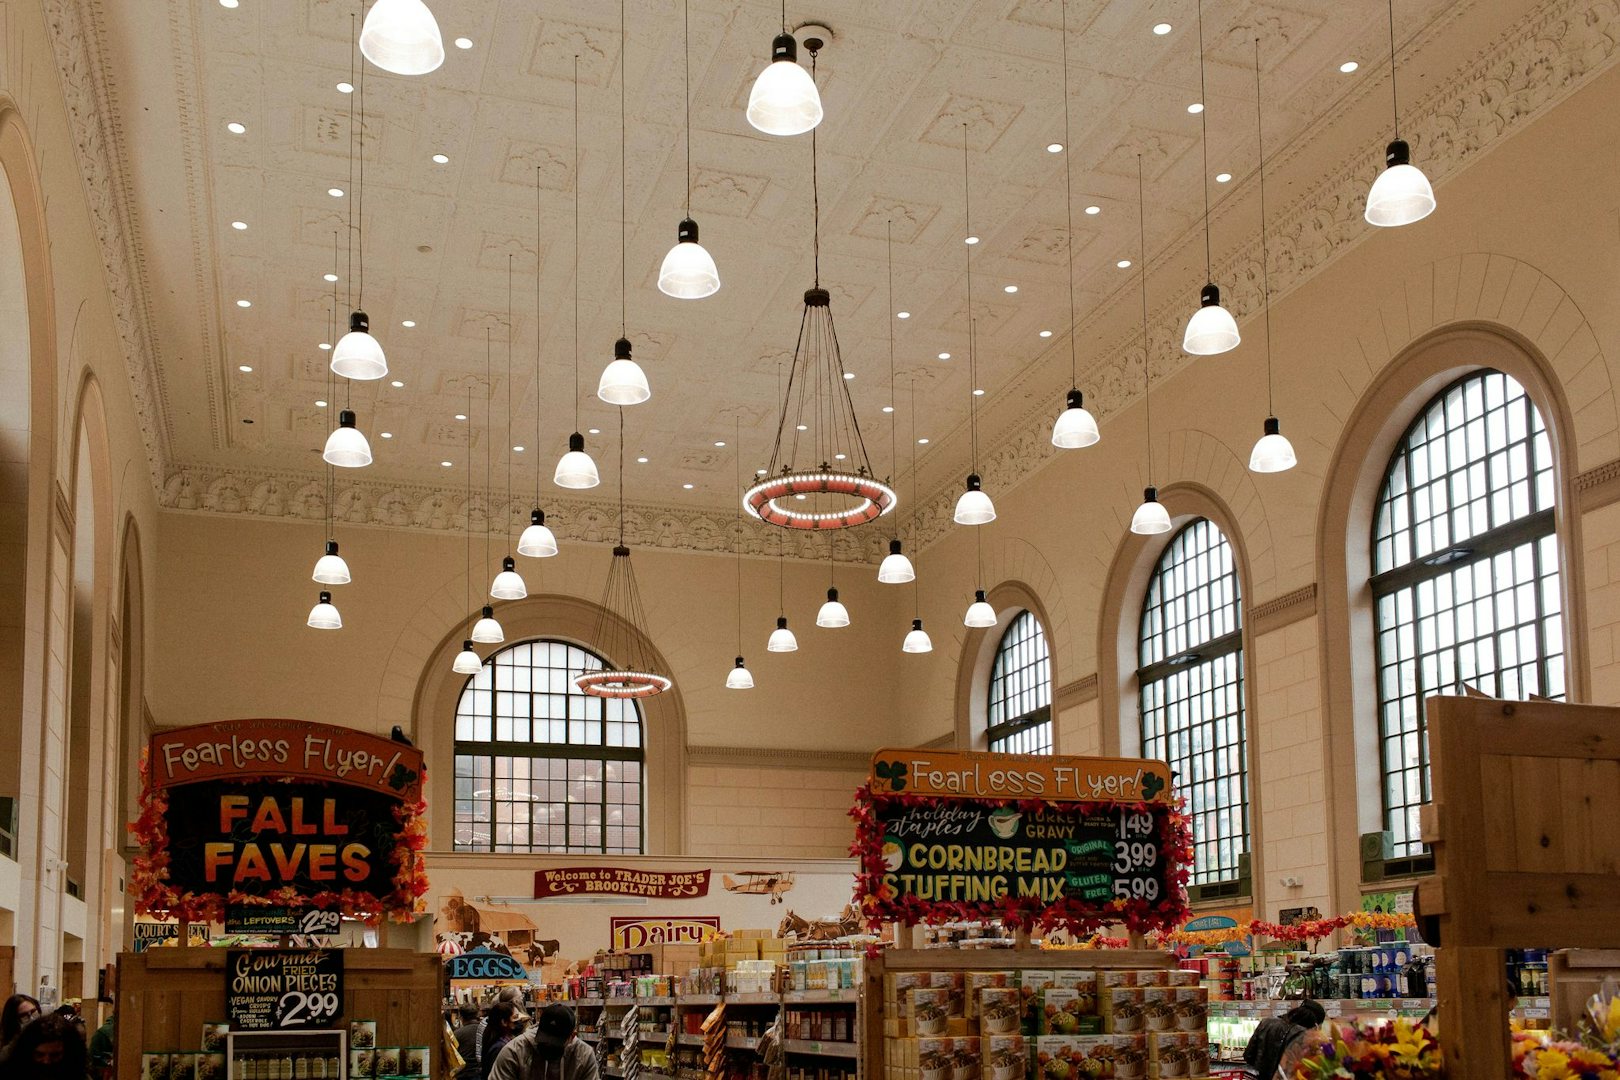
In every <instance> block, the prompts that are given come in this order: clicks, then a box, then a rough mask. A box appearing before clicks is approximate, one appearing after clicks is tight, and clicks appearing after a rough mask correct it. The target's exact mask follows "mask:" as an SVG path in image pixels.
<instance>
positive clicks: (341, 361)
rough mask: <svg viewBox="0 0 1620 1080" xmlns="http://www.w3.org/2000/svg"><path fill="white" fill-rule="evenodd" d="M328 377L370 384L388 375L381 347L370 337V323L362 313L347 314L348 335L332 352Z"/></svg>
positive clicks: (339, 341)
mask: <svg viewBox="0 0 1620 1080" xmlns="http://www.w3.org/2000/svg"><path fill="white" fill-rule="evenodd" d="M332 374H334V375H341V376H343V377H344V378H345V379H354V380H355V381H356V382H370V381H371V380H373V379H380V378H382V377H383V376H384V375H387V374H388V358H387V357H386V356H384V355H383V347H382V343H381V342H379V341H378V340H377V339H376V338H374V337H372V336H371V321H370V320H369V319H367V318H366V313H365V312H363V311H354V312H350V313H349V332H348V333H347V334H344V335H343V336H342V337H340V338H338V343H337V347H336V348H334V349H333V350H332Z"/></svg>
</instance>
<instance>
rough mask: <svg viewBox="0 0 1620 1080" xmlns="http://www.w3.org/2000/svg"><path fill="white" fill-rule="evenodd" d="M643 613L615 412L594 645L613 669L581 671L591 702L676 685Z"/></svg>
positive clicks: (647, 694) (578, 681)
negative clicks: (614, 462) (615, 521)
mask: <svg viewBox="0 0 1620 1080" xmlns="http://www.w3.org/2000/svg"><path fill="white" fill-rule="evenodd" d="M646 627H647V613H646V612H645V611H644V610H643V609H642V606H641V589H640V587H639V586H637V584H636V571H635V568H634V567H633V566H631V564H630V548H629V547H628V546H626V545H625V542H624V410H623V409H622V408H621V409H620V410H619V542H618V543H617V544H615V545H614V547H613V561H612V562H610V563H609V564H608V574H607V584H606V585H605V586H604V588H603V590H602V606H601V611H600V613H599V614H598V616H597V620H596V636H595V637H594V638H593V639H592V641H593V643H594V644H596V645H597V646H599V647H600V649H601V652H602V655H604V656H606V657H608V658H609V660H608V662H609V663H616V664H617V665H618V666H617V667H612V668H606V669H604V670H600V671H585V672H582V673H580V674H579V675H576V676H575V677H574V685H575V686H577V687H579V689H580V691H581V692H582V693H585V694H589V695H590V696H591V697H599V698H645V697H653V696H655V695H657V694H662V693H663V692H664V691H666V690H668V689H670V687H672V686H674V685H675V683H674V680H672V679H671V678H670V677H669V676H668V675H665V674H663V672H661V671H660V670H659V667H660V666H661V665H660V664H659V663H658V661H657V659H656V657H655V656H654V655H653V653H652V651H651V649H650V648H648V646H647V645H646V641H647V632H646Z"/></svg>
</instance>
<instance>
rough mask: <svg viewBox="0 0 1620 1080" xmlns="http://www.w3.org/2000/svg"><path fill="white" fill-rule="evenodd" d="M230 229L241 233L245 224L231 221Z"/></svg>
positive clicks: (245, 226)
mask: <svg viewBox="0 0 1620 1080" xmlns="http://www.w3.org/2000/svg"><path fill="white" fill-rule="evenodd" d="M231 228H233V229H235V230H236V231H237V232H241V231H242V230H243V229H245V228H247V222H245V221H233V222H231Z"/></svg>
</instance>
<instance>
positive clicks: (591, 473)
mask: <svg viewBox="0 0 1620 1080" xmlns="http://www.w3.org/2000/svg"><path fill="white" fill-rule="evenodd" d="M551 482H552V483H554V484H556V485H557V486H558V487H563V488H576V489H578V488H593V487H595V486H596V485H597V484H600V483H601V482H602V477H601V476H600V475H599V474H598V473H597V471H596V462H594V461H592V460H591V455H589V454H587V453H586V452H585V436H583V435H581V434H580V433H579V432H577V431H576V432H574V433H573V434H572V435H570V436H568V453H566V454H564V455H563V456H562V459H561V460H559V461H558V462H557V471H556V473H554V474H553V475H552V477H551Z"/></svg>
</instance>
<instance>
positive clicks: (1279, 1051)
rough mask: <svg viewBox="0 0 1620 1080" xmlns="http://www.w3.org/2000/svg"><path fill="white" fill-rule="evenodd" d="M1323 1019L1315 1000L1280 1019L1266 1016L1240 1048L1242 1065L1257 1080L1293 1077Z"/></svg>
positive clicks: (1286, 1013)
mask: <svg viewBox="0 0 1620 1080" xmlns="http://www.w3.org/2000/svg"><path fill="white" fill-rule="evenodd" d="M1326 1019H1327V1012H1326V1011H1325V1010H1324V1009H1323V1008H1322V1006H1321V1005H1319V1004H1317V1003H1316V1002H1314V1001H1302V1002H1300V1003H1299V1004H1298V1005H1295V1006H1294V1007H1293V1008H1292V1009H1289V1010H1288V1011H1287V1012H1285V1013H1283V1014H1282V1015H1281V1016H1268V1017H1266V1019H1264V1020H1262V1021H1260V1026H1259V1027H1257V1028H1255V1029H1254V1034H1253V1035H1252V1036H1250V1037H1249V1045H1248V1046H1246V1047H1244V1048H1243V1061H1244V1063H1245V1064H1246V1065H1248V1066H1249V1068H1250V1069H1252V1070H1253V1071H1254V1075H1255V1076H1256V1077H1257V1078H1258V1080H1277V1077H1278V1076H1279V1075H1280V1076H1283V1077H1285V1078H1286V1077H1291V1076H1293V1075H1294V1070H1295V1069H1296V1068H1297V1067H1298V1066H1299V1063H1300V1061H1301V1060H1302V1059H1303V1058H1304V1057H1305V1055H1306V1054H1307V1053H1309V1052H1310V1050H1311V1048H1312V1047H1313V1046H1314V1045H1315V1042H1316V1037H1315V1032H1317V1031H1318V1030H1319V1029H1320V1028H1321V1026H1322V1021H1324V1020H1326Z"/></svg>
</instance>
